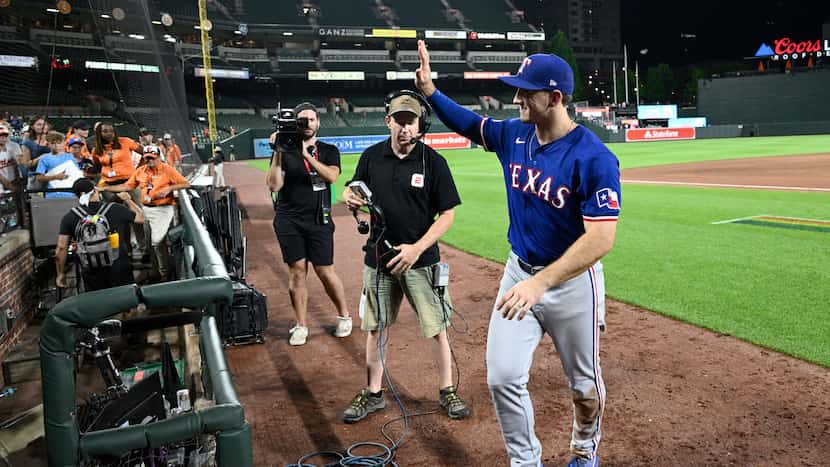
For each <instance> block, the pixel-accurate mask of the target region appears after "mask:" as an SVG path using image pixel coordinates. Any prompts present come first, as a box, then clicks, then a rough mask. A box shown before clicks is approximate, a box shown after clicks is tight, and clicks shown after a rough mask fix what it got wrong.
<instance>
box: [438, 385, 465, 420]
mask: <svg viewBox="0 0 830 467" xmlns="http://www.w3.org/2000/svg"><path fill="white" fill-rule="evenodd" d="M440 394H441V398H440V399H438V403H439V404H441V407H442V408H443V409H445V410H446V411H447V415H449V416H450V418H451V419H453V420H461V419H462V418H467V416H469V415H470V409H469V408H467V404H465V403H464V401H463V400H461V398H460V397H459V396H458V391H457V390H456V389H455V386H449V387H446V388H444V389H442V390H441V392H440Z"/></svg>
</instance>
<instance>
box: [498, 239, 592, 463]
mask: <svg viewBox="0 0 830 467" xmlns="http://www.w3.org/2000/svg"><path fill="white" fill-rule="evenodd" d="M530 277H531V275H530V274H528V273H526V272H525V271H524V270H522V269H521V268H520V267H519V264H518V262H517V257H516V255H515V254H514V253H512V252H511V253H510V257H509V258H508V260H507V264H506V265H505V267H504V275H503V276H502V279H501V285H500V287H499V294H498V298H496V301H498V300H499V299H500V298H501V296H502V295H504V294H505V293H507V291H508V290H510V288H511V287H513V286H514V285H515V284H517V283H518V282H520V281H522V280H525V279H528V278H530ZM604 321H605V280H604V278H603V273H602V263H600V262H597V263H596V264H595V265H593V266H592V267H591V268H590V269H588V270H587V271H585V272H584V273H582V274H580V275H578V276H576V277H574V278H572V279H570V280H568V281H565V282H563V283H562V284H560V285H558V286H556V287H553V288H551V289H549V290H548V291H547V292H545V295H544V296H543V297H542V300H541V301H540V302H539V303H538V304H537V305H535V306H534V307H533V308H531V310H530V312H529V313H528V314H527V315H526V316H525V318H524V319H523V320H522V321H517V320H516V319H515V318H514V319H513V320H507V319H505V318H502V315H501V312H499V311H497V310H496V309H495V307H493V312H492V315H491V316H490V329H489V332H488V334H487V385H488V386H489V388H490V396H491V397H492V399H493V404H494V405H495V408H496V416H497V417H498V420H499V425H500V426H501V431H502V435H503V436H504V444H505V446H506V447H507V453H508V455H509V457H510V465H511V466H512V467H538V466H539V465H540V462H541V458H542V445H541V444H540V442H539V439H538V438H537V437H536V434H535V432H534V418H533V403H532V401H531V400H530V393H529V392H528V390H527V382H528V374H529V371H530V365H531V364H532V363H533V352H534V351H535V350H536V347H537V346H538V345H539V342H541V340H542V336H543V335H544V334H548V335H549V336H551V339H552V340H553V344H554V345H555V346H556V350H557V352H558V353H559V358H560V360H561V362H562V368H563V370H564V372H565V375H566V376H567V377H568V381H569V383H570V389H571V395H572V398H573V431H572V434H571V451H572V452H573V453H574V455H576V456H580V457H588V458H590V457H593V456H594V455H595V454H596V449H597V445H598V444H599V441H600V423H601V419H602V412H603V409H604V408H605V385H604V383H603V381H602V371H601V369H600V365H599V325H600V324H603V325H604ZM546 422H549V421H546Z"/></svg>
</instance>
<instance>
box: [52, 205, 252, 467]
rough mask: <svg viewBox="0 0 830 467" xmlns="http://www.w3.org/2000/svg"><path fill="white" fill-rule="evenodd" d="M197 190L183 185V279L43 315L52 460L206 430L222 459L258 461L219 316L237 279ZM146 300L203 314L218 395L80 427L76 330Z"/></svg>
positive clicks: (208, 376)
mask: <svg viewBox="0 0 830 467" xmlns="http://www.w3.org/2000/svg"><path fill="white" fill-rule="evenodd" d="M192 196H193V195H191V194H190V193H186V194H185V193H184V192H182V196H180V197H179V211H180V217H181V221H182V222H181V228H180V229H179V232H178V234H177V235H180V241H181V244H182V246H183V248H182V252H183V261H180V262H179V264H180V265H181V266H183V267H182V268H180V270H181V271H180V272H181V274H182V275H181V277H183V278H182V279H181V280H178V281H174V282H167V283H161V284H156V285H148V286H144V287H137V286H135V285H130V286H121V287H114V288H111V289H106V290H100V291H95V292H89V293H85V294H81V295H78V296H74V297H70V298H67V299H65V300H63V301H62V302H60V303H59V304H58V305H56V306H55V307H54V308H53V309H52V310H51V312H50V313H49V315H48V316H47V317H46V319H45V320H44V322H43V328H42V331H41V338H40V360H41V372H42V381H43V383H42V391H43V406H44V419H45V421H44V425H45V431H46V445H47V455H48V459H49V465H50V466H61V467H65V466H77V465H80V463H81V461H82V459H86V458H91V457H100V456H108V457H119V456H123V455H125V454H128V453H130V452H131V451H135V450H139V449H146V448H150V449H151V448H158V447H160V446H165V445H169V444H171V443H176V442H183V441H186V440H189V439H192V438H194V437H196V436H200V435H202V434H213V435H214V436H215V439H216V460H217V464H218V465H220V466H240V467H248V466H252V465H253V449H252V444H251V427H250V425H249V424H248V422H247V421H246V420H245V414H244V410H243V408H242V405H241V404H240V402H239V398H238V397H237V394H236V388H235V387H234V384H233V381H232V378H231V372H230V370H229V369H228V366H227V363H226V361H225V356H224V353H223V350H222V349H223V346H222V339H221V336H220V334H219V332H218V329H217V326H216V320H215V314H216V311H217V307H218V306H219V305H220V303H222V302H224V303H228V302H229V301H230V300H231V298H232V296H233V290H232V287H231V281H230V278H229V276H228V273H227V270H226V268H225V265H224V263H223V262H222V258H221V257H220V256H219V254H218V252H217V251H216V249H215V248H214V246H213V244H212V242H211V239H210V236H209V234H208V232H207V231H206V229H205V227H204V225H203V224H202V222H201V220H200V217H199V215H198V214H197V212H196V210H195V209H194V207H193V204H192V203H191V197H192ZM193 197H194V200H197V198H196V197H195V196H193ZM195 202H198V201H195ZM181 259H182V258H180V260H181ZM139 304H144V306H146V307H147V308H162V307H169V308H188V309H190V310H194V311H196V312H199V313H201V319H200V325H199V350H200V354H201V360H202V383H203V385H204V388H205V395H206V397H211V398H212V400H213V402H214V404H213V405H212V406H210V407H209V408H206V409H203V410H194V411H192V412H189V413H184V414H179V415H175V416H173V417H171V418H167V419H164V420H160V421H156V422H153V423H148V424H142V425H134V426H126V427H122V428H111V429H104V430H98V431H88V432H86V433H81V431H80V429H79V425H78V419H77V410H76V381H75V358H74V352H75V346H76V339H77V336H78V335H79V334H80V333H81V332H83V331H85V330H87V329H90V328H92V327H94V326H96V324H98V323H100V322H101V321H103V320H105V319H107V318H109V317H112V316H113V315H116V314H117V313H120V312H122V311H125V310H129V309H131V308H135V307H137V306H139Z"/></svg>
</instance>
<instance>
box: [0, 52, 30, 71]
mask: <svg viewBox="0 0 830 467" xmlns="http://www.w3.org/2000/svg"><path fill="white" fill-rule="evenodd" d="M0 66H10V67H16V68H35V67H37V58H35V57H29V56H26V55H0Z"/></svg>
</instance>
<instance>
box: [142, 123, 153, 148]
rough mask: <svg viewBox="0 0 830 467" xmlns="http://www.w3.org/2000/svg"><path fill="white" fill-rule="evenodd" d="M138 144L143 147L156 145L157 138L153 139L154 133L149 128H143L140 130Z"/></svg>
mask: <svg viewBox="0 0 830 467" xmlns="http://www.w3.org/2000/svg"><path fill="white" fill-rule="evenodd" d="M138 144H140V145H141V147H142V148H143V147H146V146H150V145H153V144H156V140H155V138H153V131H152V130H150V129H149V128H147V127H141V128H139V129H138Z"/></svg>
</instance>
